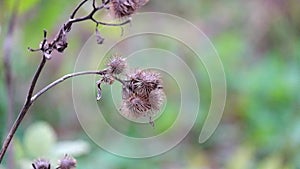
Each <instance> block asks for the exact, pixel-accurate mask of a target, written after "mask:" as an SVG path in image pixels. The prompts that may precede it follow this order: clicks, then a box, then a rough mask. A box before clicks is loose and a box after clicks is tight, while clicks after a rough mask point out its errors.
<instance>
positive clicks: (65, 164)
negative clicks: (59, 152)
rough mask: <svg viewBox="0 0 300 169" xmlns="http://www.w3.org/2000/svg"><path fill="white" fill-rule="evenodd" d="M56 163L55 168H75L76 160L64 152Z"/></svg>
mask: <svg viewBox="0 0 300 169" xmlns="http://www.w3.org/2000/svg"><path fill="white" fill-rule="evenodd" d="M58 163H59V165H58V167H57V169H75V168H76V163H77V161H76V159H75V158H73V157H72V156H70V155H67V154H66V155H65V156H64V157H63V158H62V159H61V160H59V161H58Z"/></svg>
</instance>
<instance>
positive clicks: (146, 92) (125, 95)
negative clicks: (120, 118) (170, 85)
mask: <svg viewBox="0 0 300 169" xmlns="http://www.w3.org/2000/svg"><path fill="white" fill-rule="evenodd" d="M128 78H129V79H128V80H127V81H126V83H125V85H124V86H123V90H122V99H123V101H122V107H121V111H122V113H123V114H124V115H126V116H132V117H135V118H138V117H145V116H149V117H151V116H153V115H155V114H156V113H157V112H158V111H159V110H160V109H161V107H162V105H163V101H164V99H165V94H164V92H163V90H162V80H161V78H160V75H159V74H158V73H156V72H152V71H144V70H137V71H135V72H133V73H131V74H130V75H128Z"/></svg>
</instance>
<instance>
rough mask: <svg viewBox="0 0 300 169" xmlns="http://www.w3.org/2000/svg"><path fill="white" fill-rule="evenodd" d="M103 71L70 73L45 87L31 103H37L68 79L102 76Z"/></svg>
mask: <svg viewBox="0 0 300 169" xmlns="http://www.w3.org/2000/svg"><path fill="white" fill-rule="evenodd" d="M102 74H103V73H102V71H83V72H76V73H70V74H67V75H64V76H63V77H61V78H59V79H57V80H55V81H54V82H52V83H50V84H49V85H48V86H46V87H44V88H43V89H41V90H40V91H38V92H37V93H36V94H35V95H34V96H32V98H31V103H33V102H34V101H36V99H37V98H39V97H40V96H41V95H42V94H44V93H46V92H47V91H48V90H50V89H51V88H53V87H54V86H56V85H58V84H60V83H62V82H64V81H65V80H67V79H70V78H73V77H77V76H82V75H102Z"/></svg>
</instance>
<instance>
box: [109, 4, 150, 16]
mask: <svg viewBox="0 0 300 169" xmlns="http://www.w3.org/2000/svg"><path fill="white" fill-rule="evenodd" d="M148 1H149V0H111V1H110V11H111V14H112V15H113V16H114V17H115V18H126V17H130V16H131V15H132V14H134V13H135V12H136V11H137V10H138V9H139V8H140V7H142V6H144V5H145V4H146V3H147V2H148Z"/></svg>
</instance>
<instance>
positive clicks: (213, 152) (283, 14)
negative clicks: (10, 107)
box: [0, 0, 300, 169]
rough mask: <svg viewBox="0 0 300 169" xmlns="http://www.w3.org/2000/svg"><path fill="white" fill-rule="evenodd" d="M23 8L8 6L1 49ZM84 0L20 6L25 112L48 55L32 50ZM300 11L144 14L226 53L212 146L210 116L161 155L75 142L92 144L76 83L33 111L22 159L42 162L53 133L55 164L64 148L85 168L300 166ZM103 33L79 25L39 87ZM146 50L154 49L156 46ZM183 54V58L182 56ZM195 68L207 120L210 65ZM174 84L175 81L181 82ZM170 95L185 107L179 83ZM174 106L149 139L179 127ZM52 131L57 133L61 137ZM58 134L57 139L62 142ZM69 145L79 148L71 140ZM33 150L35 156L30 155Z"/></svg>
mask: <svg viewBox="0 0 300 169" xmlns="http://www.w3.org/2000/svg"><path fill="white" fill-rule="evenodd" d="M15 2H16V1H11V0H4V1H3V0H2V1H0V46H1V47H2V46H3V42H4V39H5V37H6V32H7V29H8V28H7V26H8V22H9V18H10V16H11V13H12V9H13V7H12V6H13V4H14V3H15ZM78 2H79V1H76V2H75V1H72V2H71V1H68V0H51V1H45V0H40V1H37V0H20V1H19V3H20V6H19V12H18V15H17V20H16V24H15V31H14V34H13V44H14V45H13V46H14V47H13V51H12V61H13V62H12V63H13V73H14V79H15V86H14V87H15V99H16V100H15V105H16V106H15V112H17V111H18V110H19V109H20V107H21V106H22V104H23V100H24V98H25V92H26V91H27V88H28V83H29V81H30V79H31V76H32V74H33V72H34V70H35V65H36V64H37V63H38V61H39V57H40V54H39V53H36V54H32V53H28V52H27V50H26V48H27V47H28V46H30V47H38V44H39V43H40V40H41V39H42V30H43V29H44V28H45V29H47V30H48V31H49V33H50V36H52V37H53V36H54V35H55V34H54V33H55V32H56V31H57V30H58V29H59V26H60V25H61V24H62V23H63V21H64V20H66V19H67V18H68V17H69V14H70V12H71V10H72V8H74V6H76V4H77V3H78ZM299 9H300V3H299V1H297V0H276V1H275V0H264V1H261V0H251V1H247V0H228V1H204V0H189V1H182V0H164V1H159V0H150V2H149V4H147V5H146V6H145V8H144V9H142V11H157V12H167V13H171V14H174V15H178V16H180V17H183V18H186V19H188V20H190V21H191V22H193V23H194V24H195V25H197V26H198V27H199V28H200V29H201V30H202V31H203V32H204V33H205V34H207V35H208V37H209V38H210V39H211V40H212V43H213V44H214V45H215V47H216V49H217V51H218V53H219V55H220V58H221V60H222V62H223V64H224V68H225V73H226V78H227V89H228V91H227V102H226V108H225V111H224V115H223V119H222V121H221V124H220V125H219V127H218V129H217V131H216V132H215V133H214V135H213V136H212V138H210V139H209V140H208V141H207V142H206V143H205V144H201V145H200V144H198V142H197V141H198V134H199V133H200V130H201V127H202V124H203V120H204V118H205V117H206V116H205V115H206V114H204V115H202V116H200V117H199V118H198V119H197V125H196V126H195V127H194V128H193V130H192V131H191V133H190V134H189V135H188V136H187V138H186V139H185V140H184V141H183V142H182V143H181V144H180V145H179V146H177V147H175V148H174V149H172V150H171V151H169V152H167V153H165V154H162V155H160V156H158V157H153V158H148V159H141V160H135V159H126V158H121V157H118V156H114V155H111V154H109V153H108V152H106V151H104V150H101V149H100V148H98V146H96V145H95V144H93V142H92V141H89V143H86V142H81V141H74V140H89V139H88V137H87V136H86V134H85V133H84V131H83V130H82V128H81V127H80V124H79V123H78V120H77V119H76V114H75V112H74V109H73V104H72V94H71V92H72V91H71V87H70V86H71V82H70V81H67V82H65V83H64V84H63V85H60V86H58V87H56V88H55V89H52V90H51V91H50V92H49V93H47V94H46V95H44V96H42V97H41V98H40V99H39V100H38V101H37V102H36V104H34V106H33V107H32V108H31V110H30V113H29V114H28V115H27V116H26V118H25V119H24V121H23V123H22V125H21V128H20V129H19V131H18V133H17V135H16V138H15V141H14V145H15V149H16V152H15V156H16V161H17V162H18V164H20V165H21V166H28V165H30V162H31V160H32V159H33V158H35V156H38V155H44V154H43V152H41V150H42V149H38V151H36V152H34V153H32V152H31V151H32V149H34V148H36V147H35V146H36V145H31V143H33V142H34V141H37V140H34V139H35V138H36V137H42V139H46V138H47V137H46V135H48V136H49V137H48V139H47V140H45V142H44V143H46V142H51V144H54V145H53V146H51V147H53V148H52V149H51V152H50V154H49V156H48V155H46V156H47V157H49V158H51V160H53V159H55V158H57V156H59V155H58V154H61V153H63V152H61V151H62V150H63V151H68V152H71V153H73V154H77V155H78V156H77V159H78V168H82V169H94V168H99V166H101V168H107V169H125V168H139V169H149V168H152V169H181V168H184V169H199V168H209V169H219V168H226V169H239V168H243V169H248V168H249V169H250V168H259V169H277V168H278V169H281V168H287V169H293V168H300V161H299V159H300V123H299V121H300V115H299V110H300V91H299V86H300V18H299V16H300V10H299ZM84 13H86V11H84V10H83V11H80V14H84ZM154 26H155V25H154ZM93 29H94V27H93V26H91V24H89V23H86V24H85V25H82V26H80V27H75V26H74V29H73V30H72V32H71V33H70V35H69V42H70V45H69V47H68V49H67V51H66V52H65V53H64V54H63V55H58V54H56V56H55V57H54V58H55V59H53V60H51V61H50V62H49V64H48V65H47V67H46V69H45V71H44V73H43V75H42V77H41V79H40V82H41V84H39V85H38V88H41V87H42V86H44V85H46V84H47V83H49V82H51V81H52V80H54V79H56V78H57V77H60V76H61V75H63V74H65V73H68V72H72V71H73V66H74V63H75V58H76V56H77V54H78V52H79V51H80V49H81V47H82V46H83V44H84V42H85V40H86V39H87V38H88V37H89V36H90V35H91V33H92V30H93ZM170 29H173V28H170ZM125 33H126V31H125ZM104 34H105V36H106V37H107V38H115V37H118V36H119V35H120V29H119V28H112V29H111V30H110V31H108V32H104ZM187 34H188V32H187ZM140 43H149V40H148V41H147V40H144V41H140ZM149 44H153V46H158V47H160V48H162V49H176V45H175V44H172V43H171V42H168V41H163V42H162V41H160V40H155V39H154V40H153V41H151V43H149ZM133 45H138V44H133ZM100 47H101V46H100ZM177 54H178V55H180V51H178V53H177ZM0 56H1V57H0V126H1V127H0V138H1V140H3V136H4V133H6V131H5V129H6V125H7V122H6V118H7V115H6V109H7V100H6V92H5V82H4V74H3V71H4V70H3V60H2V58H3V57H2V56H3V48H1V49H0ZM185 58H187V62H193V61H192V60H188V58H192V57H189V56H186V57H185ZM192 69H193V70H197V72H198V73H199V75H200V77H201V79H198V80H200V81H201V85H200V86H199V89H200V93H201V110H200V111H201V112H202V113H206V112H207V111H208V107H209V104H210V84H209V78H208V75H207V73H206V71H205V68H204V67H203V66H202V65H194V67H193V68H192ZM168 80H169V81H168V82H169V83H171V82H172V79H168ZM168 90H169V91H168V92H169V93H173V94H174V96H173V95H172V97H173V98H174V100H175V101H178V100H176V99H175V98H176V97H179V96H176V94H177V90H178V88H177V87H176V85H174V86H172V87H170V88H168ZM109 92H110V91H109V89H108V88H104V89H103V95H105V94H109ZM168 104H169V105H168V106H167V107H166V112H167V113H166V115H165V116H166V117H162V118H161V119H160V120H158V121H157V126H158V127H157V128H156V129H155V130H154V131H153V130H151V129H147V132H153V133H156V132H161V131H164V130H166V129H167V128H168V127H170V126H171V125H172V122H173V121H172V120H174V119H175V118H176V114H173V113H172V112H174V109H176V106H177V105H176V103H168ZM102 105H103V106H104V109H106V110H109V109H110V107H111V106H113V103H111V101H110V100H109V99H107V100H104V101H103V102H101V106H102ZM15 115H16V114H15ZM106 118H107V119H108V121H109V120H110V118H111V119H112V116H111V115H109V114H106ZM38 120H43V121H46V122H47V124H45V123H43V126H41V127H33V128H32V125H38V124H32V123H34V122H36V121H38ZM111 121H113V120H111ZM48 124H50V126H52V127H53V128H54V129H53V130H54V133H55V136H53V133H52V132H53V131H52V129H49V126H48ZM115 125H116V127H118V128H120V130H124V131H126V132H127V133H126V134H128V135H132V136H135V135H139V134H141V131H139V130H138V129H136V128H134V127H133V126H131V125H128V126H125V127H124V126H118V124H115ZM46 126H48V127H46ZM43 128H44V129H43ZM32 130H33V131H32ZM44 130H45V131H44ZM99 130H100V129H99ZM30 133H31V134H30ZM39 133H42V134H39ZM142 134H143V133H142ZM52 137H57V139H58V142H55V141H54V140H55V139H54V138H52ZM32 139H33V140H32ZM51 140H52V141H51ZM63 140H73V142H68V143H66V142H61V141H63ZM53 142H54V143H53ZM64 145H66V146H64ZM69 146H71V147H69ZM72 146H74V147H75V148H73V147H72ZM90 146H91V147H90ZM32 147H33V148H32ZM28 148H29V149H30V151H28V150H26V149H28ZM55 149H58V150H55ZM47 151H48V150H47ZM57 151H58V152H57ZM68 152H66V153H68ZM53 162H54V163H56V161H53Z"/></svg>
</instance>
